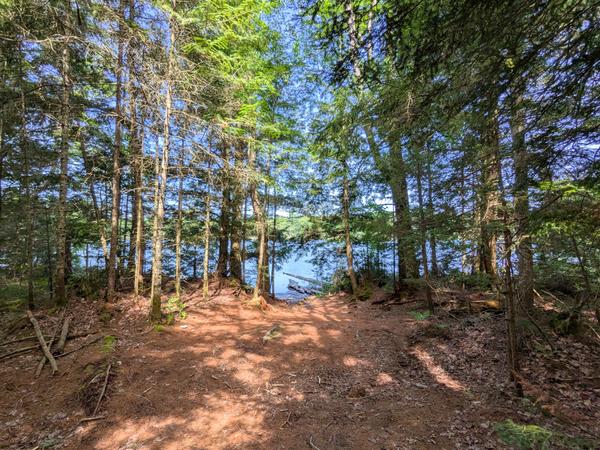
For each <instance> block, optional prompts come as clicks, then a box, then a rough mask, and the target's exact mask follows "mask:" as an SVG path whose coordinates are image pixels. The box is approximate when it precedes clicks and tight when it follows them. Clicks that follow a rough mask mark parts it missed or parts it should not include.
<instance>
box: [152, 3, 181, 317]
mask: <svg viewBox="0 0 600 450" xmlns="http://www.w3.org/2000/svg"><path fill="white" fill-rule="evenodd" d="M171 4H172V7H173V9H175V1H174V0H173V1H172V3H171ZM174 26H175V24H174V21H173V19H172V17H170V18H169V54H168V62H167V75H166V85H167V87H166V92H165V116H164V123H163V145H162V156H161V162H160V171H159V173H157V174H156V176H157V178H158V180H157V184H158V186H157V189H156V212H155V215H154V225H153V230H152V288H151V294H150V297H151V301H152V309H151V312H150V319H151V320H152V321H154V322H157V321H159V320H160V319H161V318H162V311H161V294H162V286H161V285H162V241H163V234H164V230H163V222H164V218H165V193H166V190H167V170H168V167H169V149H170V135H171V110H172V107H173V105H172V76H173V65H174V63H175V29H174ZM156 151H157V152H158V151H159V150H158V147H157V149H156Z"/></svg>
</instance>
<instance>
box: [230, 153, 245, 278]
mask: <svg viewBox="0 0 600 450" xmlns="http://www.w3.org/2000/svg"><path fill="white" fill-rule="evenodd" d="M234 151H235V153H234V159H235V163H234V164H235V166H234V167H235V176H234V178H233V180H232V181H233V186H234V188H233V197H232V202H231V221H230V226H231V253H230V255H229V268H230V270H231V276H232V277H233V278H234V279H237V280H238V281H242V279H243V272H242V248H243V243H242V240H243V231H242V227H243V219H242V203H244V204H245V201H246V200H245V199H246V193H245V191H244V187H243V183H242V180H241V179H240V176H241V171H242V164H243V160H242V158H243V156H242V152H241V151H240V149H239V148H238V146H236V147H235V150H234Z"/></svg>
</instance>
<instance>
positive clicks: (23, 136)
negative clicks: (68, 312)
mask: <svg viewBox="0 0 600 450" xmlns="http://www.w3.org/2000/svg"><path fill="white" fill-rule="evenodd" d="M20 80H21V87H20V88H21V89H20V90H21V111H20V112H21V124H20V130H19V141H20V142H19V144H20V146H21V151H22V153H23V174H22V184H23V187H24V190H25V239H26V242H25V260H26V261H25V267H26V268H27V306H28V308H29V309H30V310H32V311H33V309H34V308H35V301H34V290H33V208H32V205H31V203H32V202H31V183H30V177H31V167H30V163H29V144H28V142H27V119H26V116H25V113H26V109H25V91H24V86H23V78H22V74H21V77H20Z"/></svg>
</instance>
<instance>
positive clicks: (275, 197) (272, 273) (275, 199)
mask: <svg viewBox="0 0 600 450" xmlns="http://www.w3.org/2000/svg"><path fill="white" fill-rule="evenodd" d="M276 243H277V188H276V187H273V231H272V238H271V296H272V297H273V298H275V250H276V248H275V244H276Z"/></svg>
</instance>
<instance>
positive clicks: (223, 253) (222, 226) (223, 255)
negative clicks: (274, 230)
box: [217, 143, 231, 277]
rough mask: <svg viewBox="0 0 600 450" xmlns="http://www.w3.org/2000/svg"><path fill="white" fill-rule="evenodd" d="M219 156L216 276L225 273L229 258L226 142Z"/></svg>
mask: <svg viewBox="0 0 600 450" xmlns="http://www.w3.org/2000/svg"><path fill="white" fill-rule="evenodd" d="M221 145H222V148H221V158H222V159H223V169H222V174H221V180H222V183H223V190H222V192H223V195H222V197H221V214H220V216H219V256H218V258H217V276H219V277H222V276H225V275H226V274H227V261H228V259H229V231H230V229H229V225H230V224H229V219H230V214H231V213H230V204H231V198H230V197H231V189H230V187H229V178H230V174H229V151H228V146H227V144H226V143H222V144H221Z"/></svg>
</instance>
